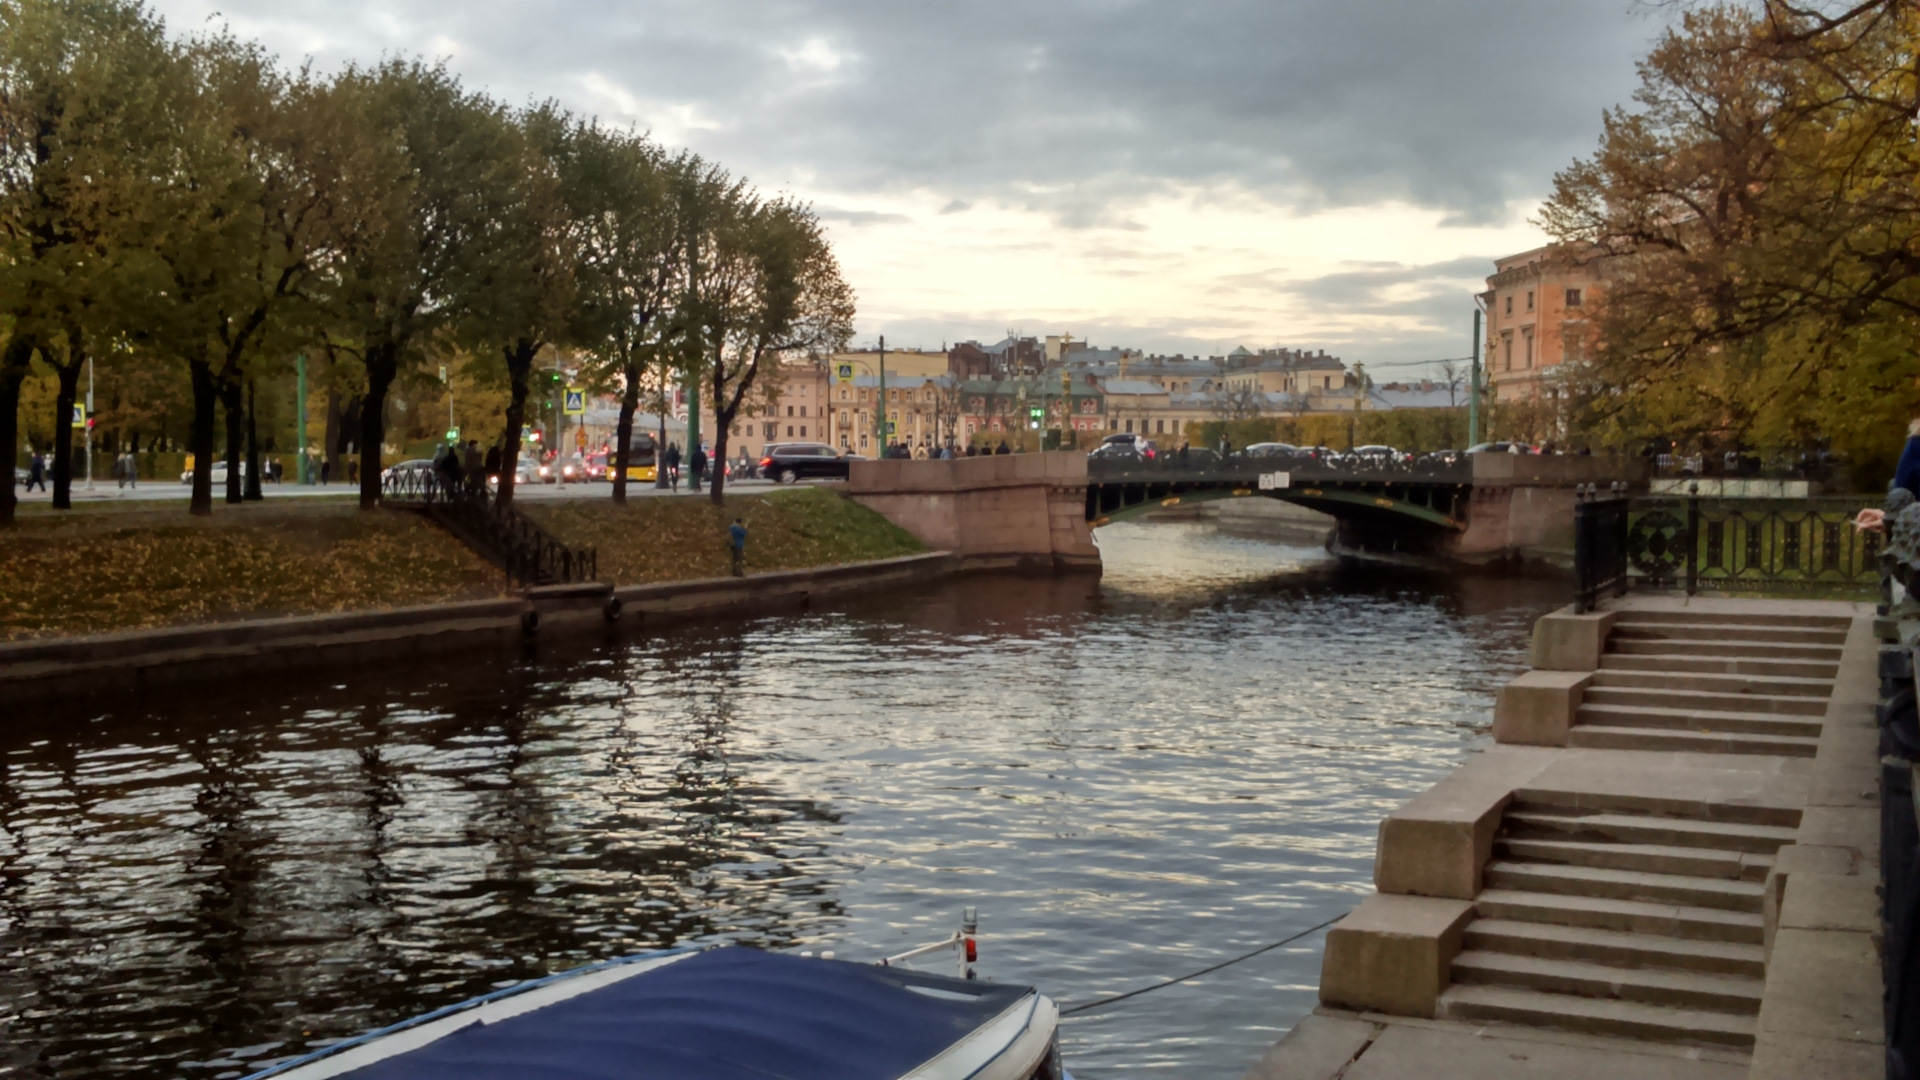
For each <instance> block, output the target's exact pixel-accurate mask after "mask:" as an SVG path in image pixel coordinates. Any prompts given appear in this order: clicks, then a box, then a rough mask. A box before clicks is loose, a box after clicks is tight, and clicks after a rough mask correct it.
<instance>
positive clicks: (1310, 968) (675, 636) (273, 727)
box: [0, 525, 1564, 1078]
mask: <svg viewBox="0 0 1920 1080" xmlns="http://www.w3.org/2000/svg"><path fill="white" fill-rule="evenodd" d="M1100 541H1101V544H1102V547H1103V551H1104V554H1105V558H1106V561H1107V564H1108V574H1107V576H1106V577H1105V579H1104V580H1101V581H1098V582H1091V581H1087V580H1085V579H1034V578H1010V579H969V580H966V581H960V582H954V583H950V584H947V585H944V586H940V587H936V588H931V589H927V590H923V591H919V592H915V593H912V594H907V595H898V596H888V597H877V598H869V599H864V600H859V601H854V602H849V603H847V604H845V605H843V606H840V607H837V608H830V609H825V610H815V611H811V612H807V613H803V614H797V615H793V616H787V617H781V618H775V619H766V620H760V621H756V622H751V623H745V624H728V625H714V626H703V627H691V628H684V629H681V630H677V631H674V632H671V633H668V634H664V635H655V636H635V637H632V638H629V639H627V640H625V641H622V642H616V643H609V644H608V645H606V646H604V647H600V648H580V647H568V648H566V649H564V650H552V651H551V652H550V653H549V654H548V655H537V656H519V655H504V654H498V653H476V654H474V655H471V656H462V657H452V658H445V659H441V660H436V661H434V662H432V663H431V664H428V665H424V666H421V667H417V668H414V669H411V670H407V669H391V668H390V669H383V670H366V671H356V672H352V673H348V674H345V675H340V674H336V675H334V676H332V677H331V678H330V679H318V678H315V679H306V680H302V679H281V678H276V679H272V680H247V681H244V682H243V683H241V684H239V685H223V686H208V687H206V688H205V689H204V691H203V692H202V693H199V694H196V695H194V696H192V697H191V698H182V697H174V698H169V699H165V700H155V701H153V702H150V703H145V704H140V705H121V706H115V707H113V708H109V709H104V710H102V711H101V712H100V713H99V714H98V715H92V716H80V717H75V716H70V715H53V714H49V715H45V716H38V717H27V718H21V719H19V720H16V722H15V723H14V724H12V725H11V726H10V728H9V730H8V731H7V732H6V733H5V734H4V735H0V955H4V957H5V964H4V965H0V1068H10V1069H11V1070H12V1074H13V1075H22V1076H56V1075H61V1076H77V1075H95V1074H111V1075H134V1076H190V1077H218V1076H231V1075H238V1074H239V1073H241V1072H243V1071H245V1070H246V1069H249V1068H253V1067H257V1066H258V1065H259V1064H261V1063H262V1062H265V1061H270V1060H273V1059H275V1058H279V1057H282V1056H285V1055H288V1054H291V1053H295V1052H298V1051H300V1050H302V1049H305V1048H309V1047H312V1046H314V1045H318V1044H320V1043H322V1042H324V1041H326V1040H329V1039H337V1038H341V1037H345V1036H348V1035H351V1034H355V1033H357V1032H359V1031H362V1030H365V1029H367V1028H369V1027H372V1026H375V1025H377V1024H379V1023H382V1022H385V1021H389V1020H392V1019H395V1018H398V1017H401V1016H405V1015H408V1014H411V1013H414V1012H417V1011H420V1010H422V1009H424V1008H428V1007H431V1006H433V1005H436V1004H440V1003H444V1002H447V1001H451V1000H457V999H459V998H462V997H466V996H470V995H473V994H476V993H480V992H483V991H485V990H487V989H489V988H491V987H494V986H497V985H501V984H503V983H506V982H510V981H513V980H516V979H521V978H527V977H531V976H535V975H539V974H542V973H545V972H548V971H553V970H558V969H562V968H566V967H571V966H574V965H577V964H580V963H583V962H586V961H589V960H593V959H598V958H602V957H606V956H611V955H617V954H620V953H625V952H631V951H635V950H638V949H643V948H648V947H654V946H659V945H669V944H675V943H680V942H686V941H721V940H736V941H747V942H753V943H757V944H761V945H766V946H769V947H775V948H784V947H793V946H801V945H804V946H807V947H822V946H824V947H827V948H834V949H837V950H838V951H839V952H840V953H841V955H842V956H848V957H865V956H877V955H880V954H881V953H883V952H884V951H888V950H891V949H894V948H897V947H899V946H901V945H903V944H907V943H918V942H919V941H921V940H926V939H931V938H932V937H935V936H938V935H939V934H942V933H944V932H946V931H947V930H948V929H950V928H951V926H952V923H953V921H954V919H955V917H956V916H957V914H958V912H959V909H960V907H961V906H962V905H964V904H977V905H978V906H979V907H980V909H981V912H982V918H983V933H984V938H983V957H982V960H983V968H984V970H985V971H986V972H987V973H988V974H989V975H991V976H994V977H997V978H1002V979H1008V980H1023V981H1030V982H1033V983H1036V984H1038V985H1041V986H1043V987H1045V988H1046V989H1047V990H1048V991H1049V992H1050V993H1052V994H1054V996H1055V997H1056V998H1061V999H1066V1000H1090V999H1092V998H1093V997H1096V996H1099V995H1101V994H1104V993H1110V992H1114V991H1118V990H1121V989H1126V988H1130V987H1132V986H1136V985H1139V984H1140V983H1142V982H1145V981H1150V980H1152V979H1155V978H1158V977H1161V976H1165V975H1170V974H1175V973H1179V972H1183V971H1186V970H1190V969H1192V968H1197V967H1200V966H1204V965H1205V964H1207V963H1210V962H1213V961H1215V960H1218V959H1222V958H1224V957H1226V956H1228V955H1232V954H1233V953H1235V952H1238V951H1242V950H1244V949H1246V948H1249V947H1251V946H1253V945H1257V944H1260V943H1263V942H1266V941H1271V940H1275V939H1277V938H1279V937H1282V936H1284V935H1285V934H1287V933H1288V932H1290V931H1291V930H1293V929H1297V928H1300V927H1304V926H1307V925H1311V924H1312V923H1314V922H1318V921H1320V920H1321V919H1323V918H1325V917H1327V916H1328V915H1331V914H1334V913H1336V912H1338V911H1340V910H1342V909H1344V908H1345V907H1347V906H1349V905H1350V904H1351V903H1353V902H1354V900H1355V898H1356V897H1357V896H1358V895H1359V894H1360V893H1362V892H1363V891H1364V890H1365V889H1366V888H1367V884H1368V881H1369V878H1370V872H1371V858H1372V844H1373V835H1374V830H1375V826H1376V823H1377V820H1378V818H1379V816H1380V815H1381V814H1382V813H1384V812H1385V811H1386V810H1387V809H1390V808H1391V807H1392V806H1393V805H1394V804H1395V803H1397V802H1398V801H1400V800H1401V799H1404V798H1405V797H1406V796H1407V795H1408V794H1410V793H1411V792H1413V791H1415V790H1418V789H1419V788H1420V787H1422V786H1424V785H1425V784H1427V783H1430V782H1431V781H1432V780H1433V779H1434V778H1435V777H1437V776H1438V775H1439V774H1440V773H1441V772H1443V771H1444V770H1445V769H1447V768H1449V767H1451V765H1453V764H1454V763H1455V762H1457V761H1458V760H1459V759H1460V758H1461V756H1462V755H1464V754H1466V753H1468V752H1471V749H1472V747H1473V746H1474V744H1475V742H1476V740H1477V739H1478V738H1479V736H1477V735H1476V734H1475V732H1476V728H1477V727H1478V726H1479V725H1482V724H1484V722H1485V720H1486V718H1487V713H1488V707H1489V703H1490V700H1491V693H1492V688H1493V687H1494V686H1495V685H1497V684H1498V682H1499V681H1501V680H1502V679H1503V678H1504V677H1506V676H1507V675H1508V674H1510V673H1511V672H1512V671H1513V670H1516V669H1517V668H1518V666H1519V664H1520V660H1521V656H1522V652H1523V648H1524V644H1525V633H1526V628H1527V626H1528V625H1530V623H1531V620H1532V618H1533V616H1534V615H1535V614H1537V613H1538V612H1539V611H1540V610H1543V609H1544V608H1546V607H1547V606H1550V605H1551V604H1553V603H1556V602H1558V600H1559V599H1560V597H1561V595H1562V594H1563V592H1564V586H1563V585H1560V584H1559V583H1555V582H1511V581H1505V582H1503V581H1495V580H1489V579H1474V578H1441V577H1421V576H1409V575H1406V574H1399V573H1396V574H1381V573H1378V572H1369V571H1351V570H1342V569H1339V568H1337V567H1332V566H1329V565H1328V564H1326V563H1325V562H1324V560H1322V559H1321V558H1320V557H1319V555H1318V553H1317V552H1316V551H1314V550H1312V549H1311V548H1301V547H1288V546H1284V545H1277V544H1273V543H1268V542H1263V541H1259V540H1255V539H1241V538H1233V537H1225V536H1221V535H1219V534H1216V533H1213V532H1211V531H1209V530H1208V529H1206V528H1205V527H1204V526H1198V525H1153V526H1147V525H1120V526H1111V527H1109V528H1108V529H1104V530H1102V531H1101V533H1100ZM1318 956H1319V941H1318V937H1317V936H1316V937H1315V938H1312V939H1309V940H1307V941H1303V942H1301V943H1300V944H1299V945H1298V946H1297V947H1289V948H1288V949H1285V950H1280V951H1277V952H1275V953H1272V954H1269V955H1267V956H1265V957H1262V958H1260V959H1259V960H1256V961H1253V962H1250V963H1248V964H1245V965H1241V966H1239V967H1235V968H1230V969H1228V970H1226V971H1224V972H1221V973H1220V974H1218V975H1215V976H1211V977H1209V978H1207V979H1205V980H1201V981H1199V982H1196V983H1193V984H1189V985H1187V986H1184V987H1182V988H1180V989H1177V990H1170V991H1167V992H1165V993H1164V994H1161V995H1156V996H1155V997H1154V998H1151V999H1147V1000H1146V1001H1143V1002H1141V1003H1139V1004H1138V1005H1135V1004H1133V1003H1129V1004H1127V1005H1123V1006H1120V1007H1117V1008H1115V1009H1113V1010H1110V1011H1107V1012H1101V1013H1094V1014H1091V1015H1090V1016H1089V1018H1087V1019H1086V1020H1085V1021H1084V1022H1077V1023H1073V1024H1070V1025H1069V1026H1068V1028H1067V1033H1066V1044H1067V1049H1068V1052H1069V1054H1070V1055H1071V1057H1072V1059H1073V1060H1074V1061H1075V1063H1076V1072H1077V1073H1082V1074H1084V1075H1086V1076H1090V1077H1096V1078H1097V1077H1102V1076H1109V1077H1111V1076H1118V1075H1121V1074H1123V1073H1132V1072H1136V1071H1139V1070H1142V1069H1150V1068H1157V1069H1161V1070H1163V1071H1164V1070H1166V1069H1169V1068H1170V1069H1172V1071H1173V1072H1174V1073H1175V1074H1177V1075H1234V1074H1236V1073H1237V1072H1238V1070H1240V1069H1242V1068H1244V1067H1245V1065H1246V1064H1247V1063H1248V1062H1249V1061H1251V1060H1252V1059H1253V1058H1254V1057H1255V1056H1257V1055H1258V1053H1259V1052H1260V1050H1261V1049H1263V1048H1264V1046H1265V1044H1266V1043H1268V1042H1270V1041H1271V1040H1272V1039H1273V1038H1274V1037H1276V1035H1277V1033H1278V1032H1279V1031H1282V1030H1284V1029H1285V1027H1286V1026H1287V1025H1289V1024H1291V1023H1292V1022H1293V1020H1295V1019H1297V1018H1298V1016H1299V1015H1301V1014H1302V1013H1303V1012H1305V1011H1306V1010H1307V1009H1309V1008H1311V1006H1312V992H1313V986H1314V984H1315V982H1316V980H1317V975H1318Z"/></svg>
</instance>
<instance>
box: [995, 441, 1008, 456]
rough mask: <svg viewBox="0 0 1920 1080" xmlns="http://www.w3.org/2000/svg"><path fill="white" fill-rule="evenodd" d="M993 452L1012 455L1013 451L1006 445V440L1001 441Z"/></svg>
mask: <svg viewBox="0 0 1920 1080" xmlns="http://www.w3.org/2000/svg"><path fill="white" fill-rule="evenodd" d="M993 452H994V453H995V454H1011V453H1013V449H1012V448H1011V447H1009V446H1008V445H1007V440H1005V439H1001V440H1000V445H999V446H996V447H994V449H993Z"/></svg>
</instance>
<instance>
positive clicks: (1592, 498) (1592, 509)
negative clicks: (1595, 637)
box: [1573, 484, 1627, 612]
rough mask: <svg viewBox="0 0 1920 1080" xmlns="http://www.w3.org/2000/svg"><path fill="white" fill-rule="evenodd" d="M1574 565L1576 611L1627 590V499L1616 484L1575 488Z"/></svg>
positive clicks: (1591, 607) (1590, 607) (1622, 594)
mask: <svg viewBox="0 0 1920 1080" xmlns="http://www.w3.org/2000/svg"><path fill="white" fill-rule="evenodd" d="M1574 499H1575V501H1574V505H1573V566H1574V572H1575V573H1576V574H1577V575H1578V576H1579V592H1578V593H1577V594H1576V596H1575V598H1574V608H1575V610H1577V611H1582V612H1586V611H1592V610H1593V609H1594V606H1595V605H1596V604H1598V603H1599V602H1600V601H1601V600H1603V599H1605V598H1606V597H1609V596H1625V595H1626V593H1627V498H1626V494H1625V492H1624V491H1622V490H1621V488H1620V486H1619V485H1615V486H1613V487H1612V488H1609V489H1608V490H1607V491H1606V492H1605V493H1602V492H1601V491H1600V490H1599V489H1598V487H1597V486H1595V485H1587V484H1581V485H1577V486H1576V487H1575V488H1574Z"/></svg>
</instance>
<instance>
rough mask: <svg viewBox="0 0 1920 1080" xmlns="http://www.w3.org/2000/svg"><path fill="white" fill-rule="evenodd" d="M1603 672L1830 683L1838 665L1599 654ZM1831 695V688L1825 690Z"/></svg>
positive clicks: (1664, 654)
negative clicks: (1757, 676) (1817, 680)
mask: <svg viewBox="0 0 1920 1080" xmlns="http://www.w3.org/2000/svg"><path fill="white" fill-rule="evenodd" d="M1600 667H1601V670H1603V671H1667V672H1675V673H1682V672H1684V673H1692V674H1702V675H1763V676H1769V677H1773V678H1793V679H1823V680H1825V681H1826V682H1828V683H1832V682H1833V678H1834V675H1835V674H1836V673H1837V672H1838V671H1839V670H1840V666H1839V664H1838V663H1835V662H1833V661H1822V660H1763V659H1759V658H1757V657H1747V656H1687V655H1676V654H1674V653H1658V654H1653V655H1641V654H1637V653H1636V654H1631V655H1629V654H1626V653H1615V652H1609V653H1603V654H1601V656H1600ZM1829 692H1831V687H1829Z"/></svg>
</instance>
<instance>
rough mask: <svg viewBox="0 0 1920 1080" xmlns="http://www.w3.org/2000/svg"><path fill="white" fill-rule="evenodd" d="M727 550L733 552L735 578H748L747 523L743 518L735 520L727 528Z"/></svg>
mask: <svg viewBox="0 0 1920 1080" xmlns="http://www.w3.org/2000/svg"><path fill="white" fill-rule="evenodd" d="M727 548H728V549H729V550H730V551H732V552H733V576H734V577H744V576H746V563H747V523H746V521H745V520H744V519H742V518H734V519H733V524H732V525H730V526H728V527H727Z"/></svg>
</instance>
